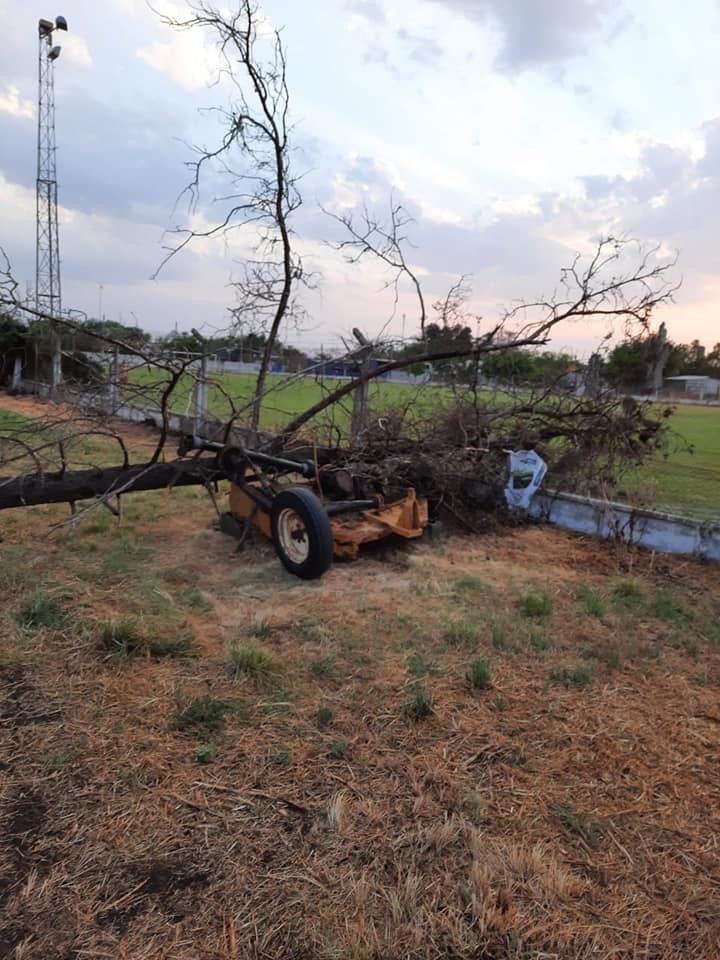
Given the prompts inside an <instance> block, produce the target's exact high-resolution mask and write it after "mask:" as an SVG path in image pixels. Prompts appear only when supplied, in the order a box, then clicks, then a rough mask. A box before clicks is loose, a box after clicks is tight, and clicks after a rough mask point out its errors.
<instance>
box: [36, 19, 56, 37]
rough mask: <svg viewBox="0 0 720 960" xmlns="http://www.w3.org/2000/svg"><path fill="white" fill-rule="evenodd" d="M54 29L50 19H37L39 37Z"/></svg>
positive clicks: (45, 35)
mask: <svg viewBox="0 0 720 960" xmlns="http://www.w3.org/2000/svg"><path fill="white" fill-rule="evenodd" d="M53 30H54V27H53V24H52V20H43V19H40V20H38V33H39V34H40V36H41V37H47V36H48V34H50V33H52V32H53Z"/></svg>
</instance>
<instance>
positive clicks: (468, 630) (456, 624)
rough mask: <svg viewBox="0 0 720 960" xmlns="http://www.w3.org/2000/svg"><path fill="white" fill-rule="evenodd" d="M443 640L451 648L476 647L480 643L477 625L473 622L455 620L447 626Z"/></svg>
mask: <svg viewBox="0 0 720 960" xmlns="http://www.w3.org/2000/svg"><path fill="white" fill-rule="evenodd" d="M443 639H444V640H445V643H447V644H448V646H451V647H475V646H476V645H477V642H478V628H477V624H476V623H475V622H474V621H472V620H453V621H451V622H450V623H449V624H448V625H447V627H446V629H445V633H444V634H443Z"/></svg>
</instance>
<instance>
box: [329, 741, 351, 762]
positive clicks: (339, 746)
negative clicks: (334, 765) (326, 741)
mask: <svg viewBox="0 0 720 960" xmlns="http://www.w3.org/2000/svg"><path fill="white" fill-rule="evenodd" d="M346 753H347V743H346V742H345V741H344V740H335V741H334V742H333V743H331V744H330V749H329V750H328V756H329V757H330V759H331V760H344V759H345V754H346Z"/></svg>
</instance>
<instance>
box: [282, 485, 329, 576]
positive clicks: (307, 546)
mask: <svg viewBox="0 0 720 960" xmlns="http://www.w3.org/2000/svg"><path fill="white" fill-rule="evenodd" d="M270 523H271V526H272V536H273V544H274V545H275V552H276V553H277V555H278V557H279V558H280V560H281V561H282V564H283V566H284V567H285V568H286V570H289V571H290V573H293V574H295V576H296V577H302V579H303V580H315V579H316V578H317V577H321V576H322V575H323V574H324V573H325V571H326V570H327V569H328V567H329V566H330V564H331V563H332V558H333V535H332V527H331V526H330V518H329V517H328V515H327V512H326V510H325V507H324V506H323V505H322V503H321V502H320V500H319V499H318V498H317V497H316V496H315V494H314V493H313V492H312V490H307V489H305V487H293V488H292V489H290V490H283V491H282V492H281V493H279V494H278V495H277V496H276V497H275V499H274V500H273V502H272V509H271V511H270Z"/></svg>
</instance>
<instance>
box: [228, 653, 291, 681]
mask: <svg viewBox="0 0 720 960" xmlns="http://www.w3.org/2000/svg"><path fill="white" fill-rule="evenodd" d="M230 672H231V674H232V676H233V679H235V680H237V679H238V677H239V676H240V675H241V674H244V675H245V676H246V677H249V678H250V679H251V680H252V681H253V682H254V683H256V684H257V685H258V686H259V685H261V684H264V683H267V682H268V681H269V680H270V679H271V678H272V677H273V676H276V675H277V674H279V673H280V672H281V664H280V661H279V660H278V659H277V657H275V656H274V655H273V654H272V653H269V652H268V651H267V650H263V649H262V647H258V646H255V645H254V644H249V643H236V644H233V645H232V646H231V647H230Z"/></svg>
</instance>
